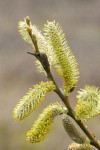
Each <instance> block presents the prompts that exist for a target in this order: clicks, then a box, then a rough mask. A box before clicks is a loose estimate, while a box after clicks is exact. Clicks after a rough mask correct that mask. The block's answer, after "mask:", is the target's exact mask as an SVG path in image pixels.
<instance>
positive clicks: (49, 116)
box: [27, 102, 66, 143]
mask: <svg viewBox="0 0 100 150" xmlns="http://www.w3.org/2000/svg"><path fill="white" fill-rule="evenodd" d="M65 110H66V108H65V107H63V106H62V105H61V104H59V103H58V102H57V103H54V104H50V105H49V106H47V107H46V108H45V109H44V111H43V112H42V113H41V114H40V115H39V117H38V119H37V120H36V121H35V123H34V124H33V127H32V128H31V130H30V131H28V132H27V140H28V141H30V142H31V143H37V142H40V141H42V140H44V138H45V136H46V135H47V133H49V131H50V129H51V127H52V123H53V120H54V118H55V117H56V116H57V115H59V114H61V113H63V112H64V111H65Z"/></svg>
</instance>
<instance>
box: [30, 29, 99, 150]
mask: <svg viewBox="0 0 100 150" xmlns="http://www.w3.org/2000/svg"><path fill="white" fill-rule="evenodd" d="M29 31H30V30H29ZM29 35H30V37H31V38H32V41H33V44H34V47H35V50H36V52H35V53H30V52H28V53H29V54H31V55H34V56H35V57H36V58H37V59H38V60H39V61H40V63H41V65H42V66H43V68H44V70H45V72H46V74H47V78H48V80H50V81H52V82H53V83H54V85H55V90H54V92H56V93H57V94H58V96H59V97H60V98H61V100H62V101H63V103H64V104H65V106H66V107H67V109H68V115H69V116H70V117H72V118H73V119H74V121H75V122H76V123H77V124H78V126H79V127H80V128H81V129H82V131H83V132H84V133H85V134H86V136H87V137H88V138H89V140H90V144H91V145H93V146H95V147H96V148H97V149H98V150H100V145H99V143H98V141H97V140H96V139H95V137H94V135H93V134H92V133H91V132H90V131H89V130H88V129H87V127H86V126H85V125H84V124H83V123H82V121H81V120H77V119H76V118H75V116H74V110H73V109H72V107H71V105H70V103H69V99H68V96H64V95H63V93H62V92H61V90H60V89H59V87H58V85H57V83H56V82H55V80H54V78H53V75H52V73H51V70H50V65H49V62H48V58H47V56H46V54H45V53H40V52H39V48H38V44H37V41H36V37H35V36H34V35H32V33H31V32H29Z"/></svg>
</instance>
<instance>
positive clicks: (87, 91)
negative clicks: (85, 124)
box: [75, 85, 100, 121]
mask: <svg viewBox="0 0 100 150" xmlns="http://www.w3.org/2000/svg"><path fill="white" fill-rule="evenodd" d="M76 98H77V104H76V107H75V115H76V118H77V119H83V120H85V121H87V120H88V119H91V118H93V117H94V116H95V115H97V114H99V113H100V90H99V88H98V87H96V86H89V85H86V86H85V87H84V89H81V90H80V91H78V94H77V97H76Z"/></svg>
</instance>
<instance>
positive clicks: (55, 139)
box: [0, 0, 100, 150]
mask: <svg viewBox="0 0 100 150" xmlns="http://www.w3.org/2000/svg"><path fill="white" fill-rule="evenodd" d="M26 16H30V18H31V20H32V22H33V24H36V25H37V26H38V27H39V28H42V27H43V24H44V23H45V22H46V20H49V21H52V20H54V19H55V20H56V21H58V22H59V23H60V24H61V26H62V27H63V30H64V32H65V34H66V36H67V39H68V41H69V45H70V47H71V49H72V50H73V52H74V54H75V56H76V57H77V61H78V62H79V68H80V74H81V78H80V80H79V82H78V84H77V88H76V90H78V89H79V88H82V87H83V86H84V84H90V85H97V86H100V0H0V102H1V103H0V150H51V149H53V150H54V149H57V150H67V145H68V144H69V143H71V140H70V138H69V137H68V136H67V134H66V133H65V131H64V129H63V126H62V122H61V117H57V118H56V119H55V121H54V122H55V123H54V125H53V128H52V131H51V133H50V134H49V135H48V136H47V138H46V139H45V140H44V141H43V142H41V143H39V144H30V143H28V142H26V132H27V131H28V130H29V129H30V128H31V127H32V124H33V122H34V120H35V119H36V117H37V116H38V114H39V113H40V112H41V111H42V109H43V108H44V107H45V106H47V105H48V104H49V103H50V102H53V101H57V100H58V101H60V100H59V98H58V96H56V95H55V94H54V93H51V94H48V96H46V100H45V101H44V102H42V104H41V106H40V107H39V108H38V109H37V110H36V111H35V112H34V113H32V114H31V115H30V117H28V118H26V119H25V120H24V121H22V122H20V123H18V122H15V121H14V120H13V119H12V110H13V108H14V106H15V105H16V103H17V102H18V100H19V98H21V97H22V96H23V95H24V94H25V93H26V92H27V90H28V89H29V88H30V87H32V85H33V84H35V83H38V82H39V81H41V80H42V81H46V77H45V76H44V74H39V73H38V72H36V66H35V65H34V60H35V58H33V57H32V56H30V55H27V51H32V50H31V47H30V46H29V45H27V44H26V43H25V42H24V41H23V40H22V38H21V37H20V35H19V33H18V31H17V24H18V21H20V20H23V18H24V17H26ZM54 77H55V78H56V81H57V82H58V84H59V85H60V84H61V81H60V80H59V78H58V77H56V74H55V73H54ZM76 90H75V91H74V93H72V95H71V96H70V99H71V103H72V105H73V106H74V104H75V102H76V99H75V95H76ZM88 127H89V129H91V131H92V132H93V133H94V134H95V135H96V137H97V138H99V139H100V134H99V133H100V117H96V118H95V119H92V120H91V121H89V123H88Z"/></svg>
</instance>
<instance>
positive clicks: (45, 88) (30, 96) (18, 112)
mask: <svg viewBox="0 0 100 150" xmlns="http://www.w3.org/2000/svg"><path fill="white" fill-rule="evenodd" d="M54 89H55V86H54V84H53V82H52V81H48V82H40V83H39V84H36V85H34V88H31V89H29V91H28V92H27V93H26V95H25V96H24V97H23V98H22V99H20V101H19V102H18V104H17V105H16V107H15V108H14V110H13V118H14V119H15V120H17V121H21V120H23V119H24V118H25V117H27V116H29V114H30V113H31V112H32V111H33V110H35V109H36V108H37V107H38V106H39V105H40V103H41V102H42V101H43V100H44V97H45V95H46V93H47V92H50V91H52V90H54Z"/></svg>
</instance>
